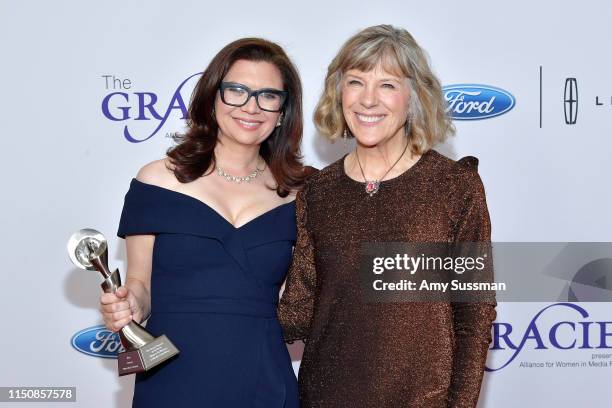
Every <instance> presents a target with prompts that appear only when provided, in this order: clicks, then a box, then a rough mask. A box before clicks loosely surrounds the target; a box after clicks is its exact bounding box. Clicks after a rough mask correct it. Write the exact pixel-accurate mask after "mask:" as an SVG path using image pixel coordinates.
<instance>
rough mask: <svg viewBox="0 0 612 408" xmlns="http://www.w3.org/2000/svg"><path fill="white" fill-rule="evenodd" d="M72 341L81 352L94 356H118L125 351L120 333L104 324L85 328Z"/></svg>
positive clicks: (73, 345)
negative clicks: (114, 331)
mask: <svg viewBox="0 0 612 408" xmlns="http://www.w3.org/2000/svg"><path fill="white" fill-rule="evenodd" d="M70 342H71V343H72V347H74V348H75V349H77V350H78V351H80V352H81V353H85V354H88V355H90V356H94V357H103V358H117V353H119V352H122V351H124V348H123V346H122V345H121V340H119V335H118V334H117V333H113V332H112V331H110V330H108V329H107V328H106V327H104V326H94V327H89V328H87V329H83V330H81V331H80V332H78V333H76V334H75V335H74V336H72V339H71V340H70Z"/></svg>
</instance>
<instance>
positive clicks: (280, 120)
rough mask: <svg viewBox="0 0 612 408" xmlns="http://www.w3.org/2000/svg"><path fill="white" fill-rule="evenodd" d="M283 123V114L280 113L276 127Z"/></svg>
mask: <svg viewBox="0 0 612 408" xmlns="http://www.w3.org/2000/svg"><path fill="white" fill-rule="evenodd" d="M282 122H283V114H282V113H281V114H280V115H279V117H278V122H276V127H279V126H280V125H281V124H282Z"/></svg>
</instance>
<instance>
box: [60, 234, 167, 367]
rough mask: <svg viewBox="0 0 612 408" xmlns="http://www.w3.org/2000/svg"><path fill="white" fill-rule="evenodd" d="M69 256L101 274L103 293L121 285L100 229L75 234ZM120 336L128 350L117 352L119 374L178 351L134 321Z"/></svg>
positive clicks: (80, 266)
mask: <svg viewBox="0 0 612 408" xmlns="http://www.w3.org/2000/svg"><path fill="white" fill-rule="evenodd" d="M68 255H69V256H70V260H71V261H72V263H74V264H75V265H76V266H77V267H79V268H81V269H86V270H90V271H98V272H100V273H101V274H102V277H103V278H104V282H102V285H101V286H102V290H103V291H104V292H106V293H114V292H115V291H116V290H117V289H118V288H119V287H120V286H121V276H120V275H119V270H118V269H115V271H114V272H111V271H110V270H109V268H108V245H107V241H106V238H104V235H102V234H101V233H100V232H98V231H96V230H94V229H88V228H86V229H82V230H79V231H77V232H75V233H74V234H72V236H71V237H70V239H69V240H68ZM119 338H120V339H121V344H122V345H123V348H124V349H125V351H123V352H121V353H119V354H118V355H117V358H118V364H117V365H118V369H119V375H120V376H121V375H127V374H133V373H139V372H143V371H146V370H149V369H151V368H153V367H155V366H157V365H159V364H161V363H163V362H164V361H166V360H168V359H170V358H172V357H174V356H175V355H177V354H178V353H179V351H178V349H177V348H176V347H175V346H174V344H172V342H171V341H170V340H169V339H168V338H167V337H166V336H165V335H161V336H159V337H153V336H152V335H151V334H150V333H149V332H147V331H146V330H145V329H144V328H143V327H142V326H141V325H139V324H138V323H136V322H134V321H131V322H130V323H128V324H127V325H126V326H125V327H123V328H122V329H121V330H120V331H119Z"/></svg>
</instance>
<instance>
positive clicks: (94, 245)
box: [67, 228, 107, 271]
mask: <svg viewBox="0 0 612 408" xmlns="http://www.w3.org/2000/svg"><path fill="white" fill-rule="evenodd" d="M67 247H68V255H69V256H70V260H71V261H72V263H73V264H75V265H76V266H77V267H79V268H81V269H87V270H90V271H95V270H96V268H95V267H94V266H93V265H92V263H91V259H94V258H97V257H102V255H103V254H104V253H105V252H106V248H107V244H106V238H104V235H102V233H101V232H100V231H96V230H95V229H91V228H85V229H82V230H79V231H77V232H75V233H74V234H72V236H70V239H68V244H67Z"/></svg>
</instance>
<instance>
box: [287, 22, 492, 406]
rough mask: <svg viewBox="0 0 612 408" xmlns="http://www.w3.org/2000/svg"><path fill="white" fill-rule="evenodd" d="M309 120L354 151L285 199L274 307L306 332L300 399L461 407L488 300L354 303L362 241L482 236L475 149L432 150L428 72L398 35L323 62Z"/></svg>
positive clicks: (434, 118) (292, 336) (478, 359)
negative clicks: (281, 267) (283, 256)
mask: <svg viewBox="0 0 612 408" xmlns="http://www.w3.org/2000/svg"><path fill="white" fill-rule="evenodd" d="M315 123H316V125H317V127H318V128H319V130H320V131H321V132H322V133H323V134H325V135H327V136H328V137H329V138H330V139H337V138H341V137H354V138H355V139H356V148H355V150H353V151H352V152H351V153H349V154H348V155H347V156H345V157H343V158H342V159H340V160H339V161H337V162H335V163H333V164H331V165H330V166H328V167H326V168H325V169H323V170H321V171H320V172H318V173H317V174H315V175H313V176H312V177H311V178H310V179H309V180H308V181H307V182H306V185H305V187H304V190H303V191H302V192H300V193H299V194H298V197H297V199H296V206H297V217H298V218H297V222H298V238H297V243H296V247H295V250H294V258H293V263H292V266H291V269H290V271H289V275H288V278H287V283H286V290H285V292H284V294H283V297H282V299H281V302H280V306H279V317H280V321H281V325H282V326H283V329H284V335H285V339H286V340H287V341H292V340H297V339H305V340H306V347H305V350H304V355H303V359H302V363H301V368H300V375H299V384H300V398H301V404H302V406H303V407H334V408H338V407H351V408H355V407H427V408H432V407H473V406H475V405H476V403H477V400H478V395H479V391H480V385H481V381H482V375H483V371H484V364H485V360H486V356H487V349H488V344H489V342H490V328H491V323H492V321H493V320H494V319H495V302H494V301H490V302H488V303H482V302H481V303H451V302H437V303H433V302H429V303H425V302H421V303H417V302H397V303H367V302H365V301H364V297H363V293H362V288H361V282H360V279H359V275H358V269H359V264H358V262H359V258H360V249H361V244H362V243H364V242H488V241H490V221H489V214H488V210H487V204H486V200H485V193H484V188H483V185H482V182H481V180H480V177H479V175H478V172H477V170H476V165H477V163H478V161H477V159H475V158H473V157H466V158H463V159H461V160H459V161H453V160H451V159H449V158H447V157H444V156H443V155H441V154H439V153H437V152H436V151H435V150H432V148H433V147H434V146H435V145H436V144H438V143H440V142H442V141H444V140H445V138H446V137H447V136H449V135H451V134H452V133H453V132H454V128H453V125H452V123H451V121H450V118H449V117H448V116H447V115H446V113H445V103H444V99H443V96H442V90H441V86H440V83H439V81H438V79H437V78H436V77H435V76H434V74H433V73H432V72H431V69H430V67H429V64H428V61H427V58H426V56H425V53H424V51H423V50H422V49H421V48H420V47H419V46H418V44H417V43H416V42H415V40H414V39H413V37H412V36H411V35H410V34H409V33H408V32H407V31H405V30H403V29H400V28H395V27H392V26H389V25H382V26H375V27H370V28H367V29H365V30H363V31H361V32H359V33H358V34H356V35H355V36H353V37H352V38H350V39H349V40H348V41H347V42H346V43H345V44H344V45H343V46H342V48H341V49H340V52H339V53H338V55H337V56H336V57H335V58H334V60H333V61H332V62H331V64H330V66H329V69H328V73H327V77H326V80H325V89H324V91H323V94H322V96H321V99H320V101H319V103H318V106H317V109H316V112H315Z"/></svg>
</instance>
